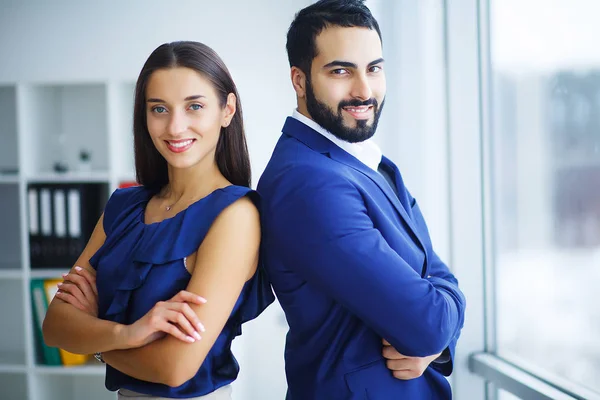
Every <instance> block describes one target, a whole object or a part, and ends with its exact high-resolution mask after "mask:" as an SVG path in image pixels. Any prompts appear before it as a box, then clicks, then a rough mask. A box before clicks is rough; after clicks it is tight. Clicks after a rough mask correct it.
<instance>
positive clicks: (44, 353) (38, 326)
mask: <svg viewBox="0 0 600 400" xmlns="http://www.w3.org/2000/svg"><path fill="white" fill-rule="evenodd" d="M31 307H32V311H33V313H32V314H33V323H34V331H35V342H36V350H37V354H38V357H39V359H41V361H42V363H43V364H45V365H62V362H61V360H60V353H59V351H58V348H56V347H49V346H47V345H46V343H45V342H44V335H43V333H42V323H43V322H44V317H45V316H46V311H47V310H48V301H47V300H46V293H45V291H44V280H43V279H32V280H31Z"/></svg>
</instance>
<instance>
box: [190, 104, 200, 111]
mask: <svg viewBox="0 0 600 400" xmlns="http://www.w3.org/2000/svg"><path fill="white" fill-rule="evenodd" d="M201 108H202V106H201V105H200V104H192V105H191V106H190V109H192V110H194V111H198V110H200V109H201Z"/></svg>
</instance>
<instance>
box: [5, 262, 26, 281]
mask: <svg viewBox="0 0 600 400" xmlns="http://www.w3.org/2000/svg"><path fill="white" fill-rule="evenodd" d="M22 278H23V271H22V270H21V269H16V268H3V267H2V266H1V265H0V279H22Z"/></svg>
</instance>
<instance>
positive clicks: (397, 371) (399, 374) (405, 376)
mask: <svg viewBox="0 0 600 400" xmlns="http://www.w3.org/2000/svg"><path fill="white" fill-rule="evenodd" d="M441 354H442V353H439V354H434V355H431V356H427V357H408V356H405V355H402V354H400V353H399V352H398V350H396V349H395V348H393V347H392V345H390V343H389V342H388V341H387V340H385V339H383V357H385V359H386V360H387V361H386V365H387V367H388V369H389V370H390V371H392V374H393V375H394V377H395V378H397V379H402V380H410V379H415V378H418V377H420V376H421V375H423V372H425V370H426V369H427V367H428V366H429V364H431V362H432V361H433V360H435V359H436V358H438V357H439V356H440V355H441Z"/></svg>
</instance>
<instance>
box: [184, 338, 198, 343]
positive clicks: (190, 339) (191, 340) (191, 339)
mask: <svg viewBox="0 0 600 400" xmlns="http://www.w3.org/2000/svg"><path fill="white" fill-rule="evenodd" d="M186 340H187V341H188V342H190V343H194V342H195V341H196V339H194V338H193V337H191V336H188V337H186Z"/></svg>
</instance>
